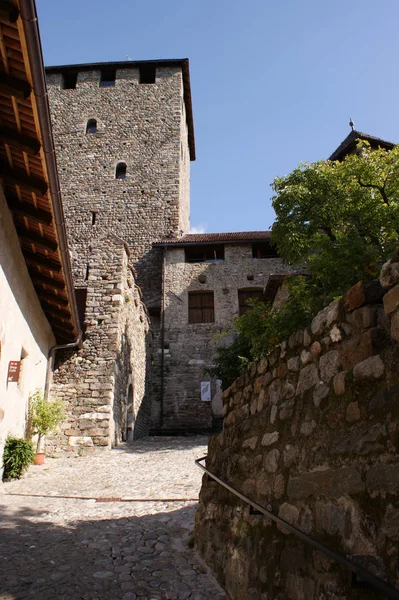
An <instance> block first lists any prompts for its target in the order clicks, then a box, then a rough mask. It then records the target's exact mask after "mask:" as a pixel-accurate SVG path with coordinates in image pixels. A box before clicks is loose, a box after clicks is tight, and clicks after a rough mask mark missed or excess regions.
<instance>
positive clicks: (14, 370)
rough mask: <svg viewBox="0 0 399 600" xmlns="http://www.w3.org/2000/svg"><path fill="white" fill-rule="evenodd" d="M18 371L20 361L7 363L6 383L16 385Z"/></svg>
mask: <svg viewBox="0 0 399 600" xmlns="http://www.w3.org/2000/svg"><path fill="white" fill-rule="evenodd" d="M20 370H21V361H20V360H10V362H9V363H8V375H7V381H8V383H18V381H19V372H20Z"/></svg>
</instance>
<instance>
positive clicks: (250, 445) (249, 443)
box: [242, 436, 263, 450]
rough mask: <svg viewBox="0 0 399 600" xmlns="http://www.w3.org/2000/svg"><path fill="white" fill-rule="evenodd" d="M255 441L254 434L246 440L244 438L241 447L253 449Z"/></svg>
mask: <svg viewBox="0 0 399 600" xmlns="http://www.w3.org/2000/svg"><path fill="white" fill-rule="evenodd" d="M257 443H258V438H257V436H254V437H251V438H248V439H247V440H245V442H244V443H243V445H242V447H243V448H250V449H251V450H255V448H256V444H257ZM262 443H263V442H262Z"/></svg>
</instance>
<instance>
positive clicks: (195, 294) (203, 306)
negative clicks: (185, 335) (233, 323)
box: [188, 290, 215, 325]
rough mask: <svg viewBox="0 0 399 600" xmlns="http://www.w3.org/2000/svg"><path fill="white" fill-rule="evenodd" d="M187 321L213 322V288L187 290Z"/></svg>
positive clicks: (191, 322)
mask: <svg viewBox="0 0 399 600" xmlns="http://www.w3.org/2000/svg"><path fill="white" fill-rule="evenodd" d="M210 300H211V301H210ZM188 323H189V325H198V324H204V323H205V324H210V323H215V294H214V291H213V290H206V291H203V290H193V291H190V292H188Z"/></svg>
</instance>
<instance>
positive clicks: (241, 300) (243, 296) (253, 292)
mask: <svg viewBox="0 0 399 600" xmlns="http://www.w3.org/2000/svg"><path fill="white" fill-rule="evenodd" d="M253 298H256V299H257V300H259V301H260V302H265V303H267V302H268V300H267V298H266V296H265V294H264V293H263V289H262V288H248V289H244V290H238V314H239V315H240V317H241V316H242V315H243V314H244V313H246V312H247V310H248V309H249V306H248V304H247V300H252V299H253Z"/></svg>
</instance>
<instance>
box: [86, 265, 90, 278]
mask: <svg viewBox="0 0 399 600" xmlns="http://www.w3.org/2000/svg"><path fill="white" fill-rule="evenodd" d="M89 273H90V267H89V263H87V265H86V273H85V281H87V280H88V279H89Z"/></svg>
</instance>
